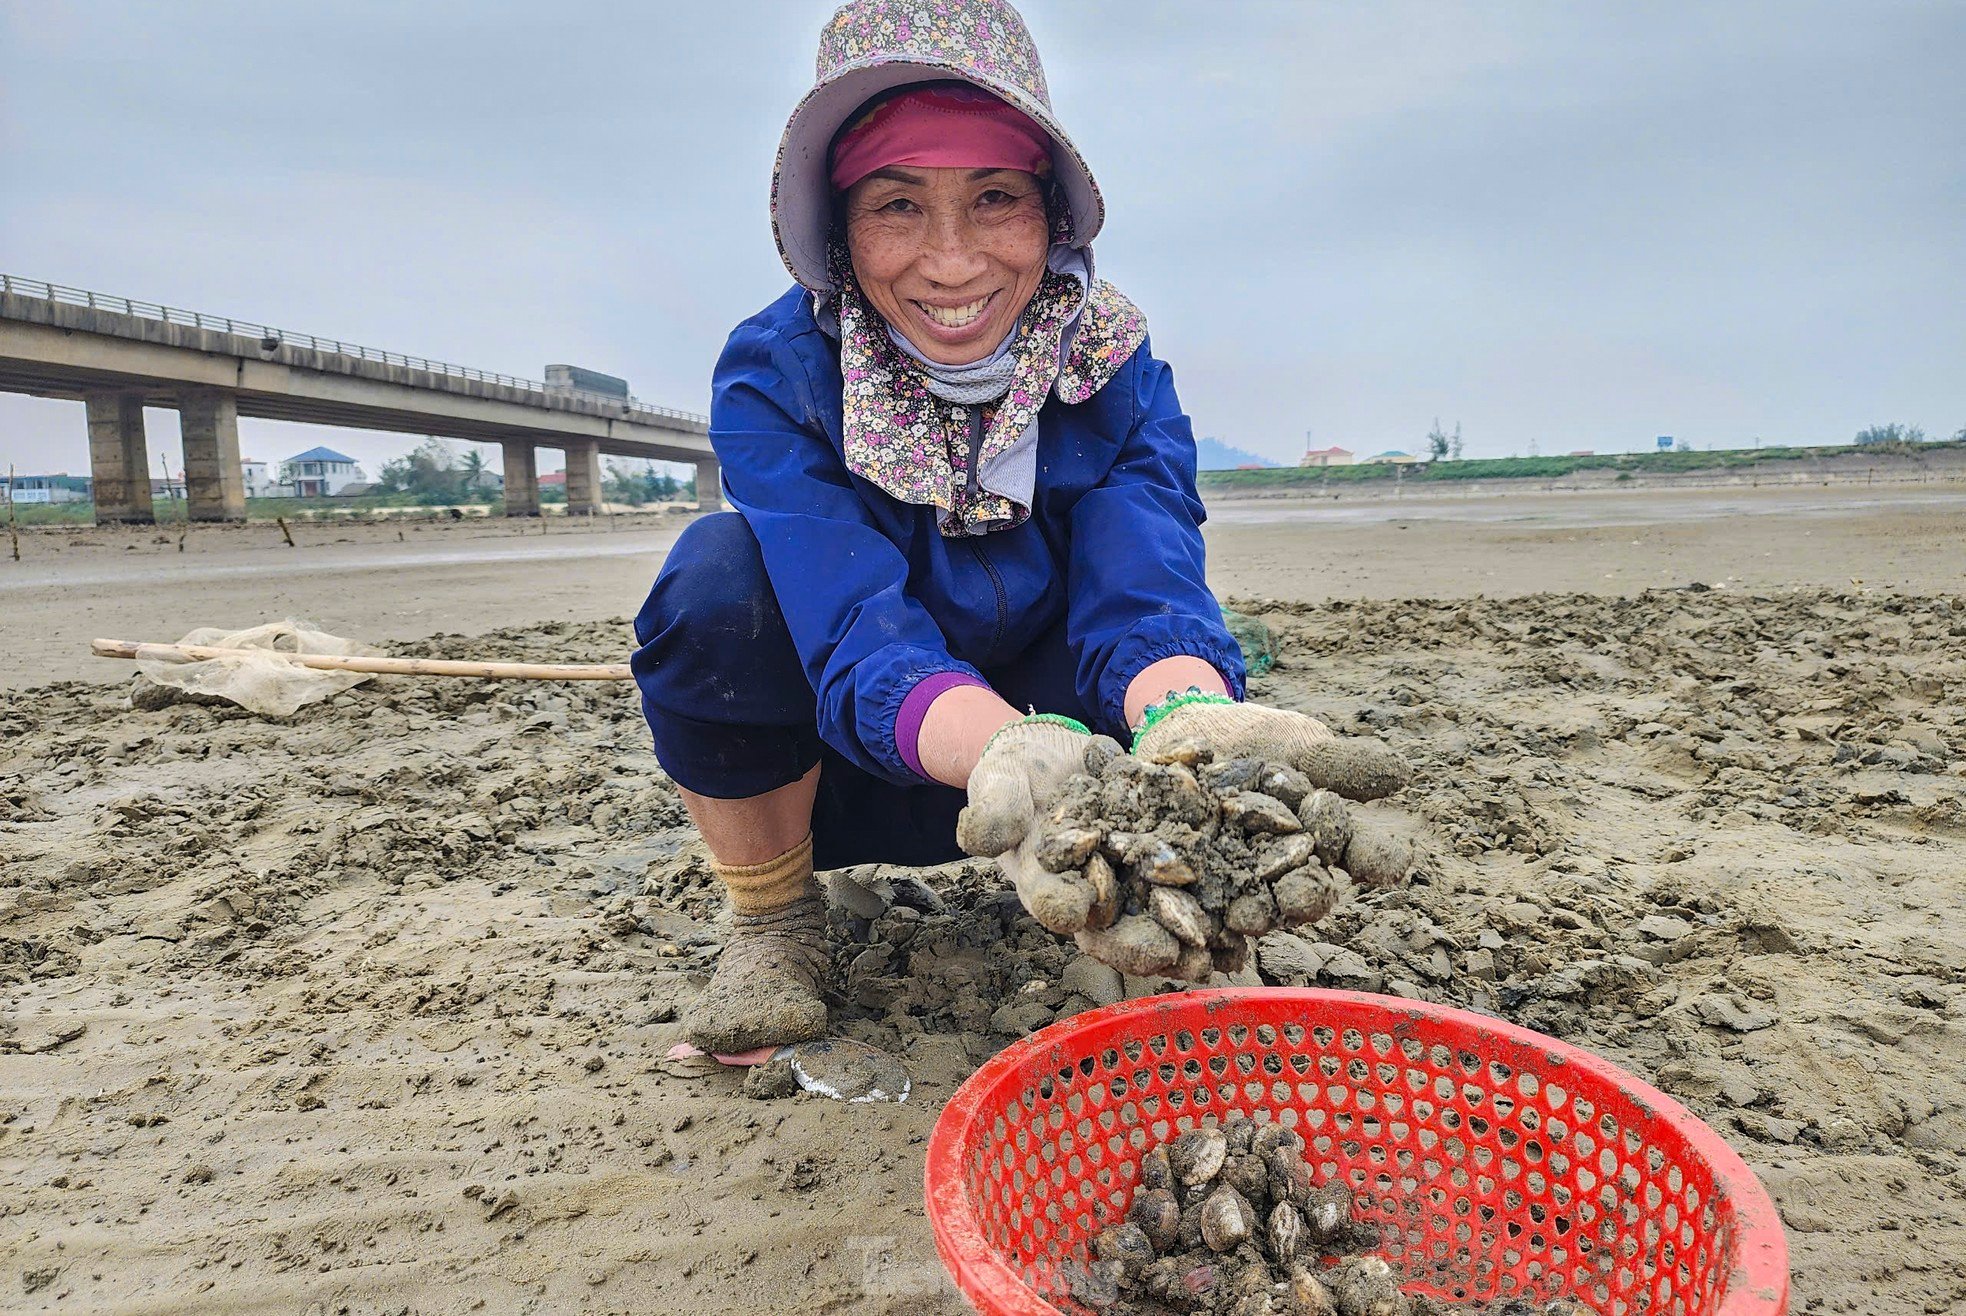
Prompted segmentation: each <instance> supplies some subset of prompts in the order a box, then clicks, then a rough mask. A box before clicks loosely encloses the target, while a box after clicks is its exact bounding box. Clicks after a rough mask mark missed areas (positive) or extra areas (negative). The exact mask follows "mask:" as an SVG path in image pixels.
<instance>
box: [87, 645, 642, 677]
mask: <svg viewBox="0 0 1966 1316" xmlns="http://www.w3.org/2000/svg"><path fill="white" fill-rule="evenodd" d="M89 652H90V653H93V654H94V655H95V656H96V657H98V658H133V659H138V660H140V661H144V662H160V663H185V662H194V661H196V660H198V659H201V658H227V657H232V656H234V655H237V654H247V653H252V654H272V655H273V656H274V657H275V658H284V659H286V660H287V661H289V662H292V663H297V664H299V665H300V666H302V667H312V668H316V669H319V670H321V671H328V672H373V673H376V674H379V675H383V676H462V677H467V678H473V679H476V680H480V681H628V680H632V679H634V673H633V672H631V671H629V669H628V664H627V663H495V662H476V661H459V660H456V659H449V658H383V657H372V656H369V655H366V654H338V653H283V652H281V651H280V650H278V649H218V648H214V647H212V646H211V645H208V644H148V643H145V642H143V641H140V640H92V641H91V642H90V644H89Z"/></svg>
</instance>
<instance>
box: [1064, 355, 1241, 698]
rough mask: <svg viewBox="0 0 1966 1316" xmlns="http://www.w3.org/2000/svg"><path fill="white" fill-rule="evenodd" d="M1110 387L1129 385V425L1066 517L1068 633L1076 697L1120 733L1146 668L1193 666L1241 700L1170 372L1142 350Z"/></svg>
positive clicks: (1236, 657) (1235, 651) (1191, 445)
mask: <svg viewBox="0 0 1966 1316" xmlns="http://www.w3.org/2000/svg"><path fill="white" fill-rule="evenodd" d="M1107 387H1109V388H1114V387H1120V388H1127V387H1130V388H1131V391H1132V406H1133V423H1132V425H1131V427H1130V428H1129V430H1128V432H1127V436H1126V441H1125V443H1124V445H1123V446H1122V447H1121V449H1120V453H1119V456H1118V458H1117V460H1115V461H1114V463H1113V467H1112V470H1111V471H1110V472H1109V473H1108V474H1107V476H1106V479H1105V480H1104V482H1102V483H1101V484H1100V485H1098V486H1097V487H1096V488H1094V489H1092V490H1090V491H1088V492H1087V493H1086V494H1085V495H1084V496H1083V497H1081V498H1080V499H1079V501H1078V504H1077V506H1076V507H1075V508H1074V509H1073V512H1072V536H1071V544H1072V548H1071V559H1070V564H1069V568H1068V579H1067V587H1068V596H1067V597H1068V603H1067V607H1068V609H1069V612H1068V620H1067V623H1066V628H1067V635H1068V637H1069V639H1070V641H1071V643H1072V645H1073V647H1074V649H1075V650H1076V652H1077V656H1078V688H1079V696H1080V698H1082V699H1083V700H1084V701H1085V704H1086V707H1087V708H1090V709H1093V710H1095V711H1096V712H1097V714H1098V716H1099V717H1100V719H1101V721H1102V722H1105V723H1106V724H1107V725H1111V726H1123V725H1125V718H1126V714H1125V711H1124V708H1125V700H1126V688H1127V686H1128V685H1129V684H1131V683H1132V681H1133V678H1134V677H1136V676H1138V675H1139V674H1140V673H1141V671H1142V670H1144V669H1145V668H1146V667H1148V666H1149V665H1151V664H1153V663H1156V662H1159V661H1160V660H1161V659H1163V658H1172V657H1175V656H1177V655H1185V656H1188V657H1193V658H1199V659H1201V660H1202V661H1204V662H1206V663H1207V664H1208V665H1209V666H1211V667H1213V668H1214V669H1215V670H1216V671H1218V672H1220V673H1221V674H1222V678H1223V680H1225V681H1227V682H1228V684H1229V689H1230V691H1231V693H1233V694H1234V695H1235V697H1236V698H1238V699H1240V698H1242V697H1243V681H1244V677H1243V663H1242V650H1241V649H1240V648H1239V647H1238V646H1237V644H1236V642H1235V639H1234V637H1232V636H1231V635H1230V634H1229V631H1228V627H1227V626H1226V625H1225V624H1224V622H1223V620H1222V609H1221V607H1220V606H1219V605H1218V604H1217V603H1216V601H1215V596H1214V594H1212V593H1211V592H1210V591H1209V588H1208V581H1207V578H1206V574H1205V571H1204V561H1203V559H1204V551H1203V548H1202V538H1201V523H1202V521H1203V520H1205V519H1206V515H1207V514H1206V513H1205V512H1204V511H1203V510H1202V505H1201V497H1200V495H1199V494H1197V493H1196V492H1195V438H1194V431H1193V428H1192V427H1191V426H1190V424H1189V422H1188V417H1187V416H1186V415H1184V414H1183V413H1182V411H1181V403H1180V400H1179V399H1177V398H1176V397H1175V396H1174V372H1173V371H1172V370H1171V369H1170V368H1169V367H1168V366H1167V364H1166V363H1165V362H1162V361H1159V360H1156V359H1155V357H1154V356H1153V351H1152V348H1151V346H1149V345H1147V344H1142V345H1141V347H1140V350H1139V351H1138V352H1137V353H1135V354H1134V358H1133V360H1132V361H1130V362H1128V363H1127V365H1126V366H1125V367H1124V368H1123V369H1122V370H1121V371H1120V373H1119V374H1118V375H1116V376H1114V378H1113V380H1112V381H1111V382H1110V383H1109V384H1108V385H1107Z"/></svg>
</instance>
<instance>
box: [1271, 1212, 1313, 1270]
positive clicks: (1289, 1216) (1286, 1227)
mask: <svg viewBox="0 0 1966 1316" xmlns="http://www.w3.org/2000/svg"><path fill="white" fill-rule="evenodd" d="M1268 1233H1269V1239H1270V1255H1271V1256H1272V1257H1273V1258H1275V1259H1276V1260H1278V1261H1290V1260H1292V1259H1293V1258H1294V1257H1296V1255H1297V1253H1298V1252H1299V1251H1300V1250H1302V1248H1303V1246H1304V1241H1305V1237H1306V1234H1305V1230H1304V1217H1303V1216H1301V1215H1299V1214H1297V1208H1296V1207H1294V1206H1292V1205H1290V1203H1288V1202H1278V1203H1277V1204H1276V1205H1275V1206H1273V1207H1271V1208H1270V1219H1269V1222H1268Z"/></svg>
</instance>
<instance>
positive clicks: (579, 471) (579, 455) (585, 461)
mask: <svg viewBox="0 0 1966 1316" xmlns="http://www.w3.org/2000/svg"><path fill="white" fill-rule="evenodd" d="M561 451H563V452H565V453H566V455H567V515H568V516H592V515H594V513H596V512H598V511H600V510H601V445H600V444H598V443H596V442H594V441H593V440H592V439H587V440H585V441H582V440H574V441H572V442H570V443H568V444H567V446H566V447H565V448H563V449H561Z"/></svg>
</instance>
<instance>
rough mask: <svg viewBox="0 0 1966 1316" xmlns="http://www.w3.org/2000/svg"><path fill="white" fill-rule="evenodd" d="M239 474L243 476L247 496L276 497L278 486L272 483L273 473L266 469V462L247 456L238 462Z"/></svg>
mask: <svg viewBox="0 0 1966 1316" xmlns="http://www.w3.org/2000/svg"><path fill="white" fill-rule="evenodd" d="M239 474H240V475H241V476H242V477H243V481H244V483H245V486H246V497H248V498H278V497H279V496H280V486H279V485H277V484H275V483H273V475H272V473H271V472H269V471H268V470H267V469H266V463H265V462H263V461H258V460H256V459H254V458H252V457H247V458H245V459H244V460H243V461H241V462H240V463H239Z"/></svg>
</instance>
